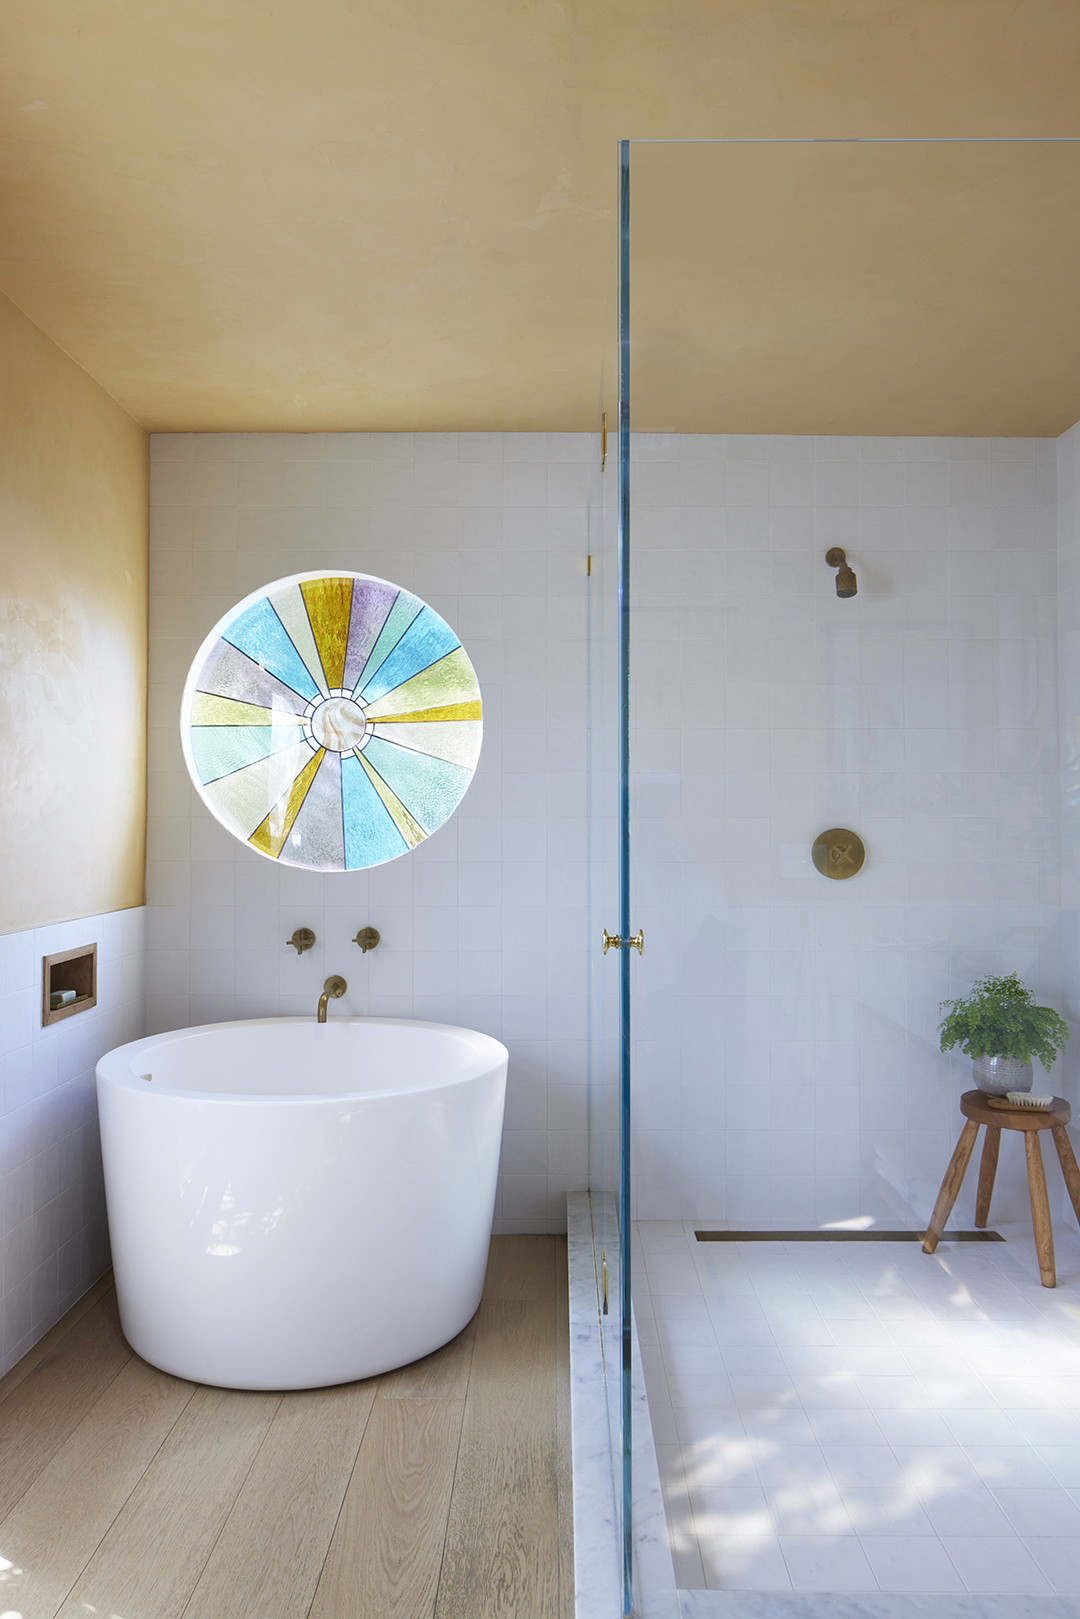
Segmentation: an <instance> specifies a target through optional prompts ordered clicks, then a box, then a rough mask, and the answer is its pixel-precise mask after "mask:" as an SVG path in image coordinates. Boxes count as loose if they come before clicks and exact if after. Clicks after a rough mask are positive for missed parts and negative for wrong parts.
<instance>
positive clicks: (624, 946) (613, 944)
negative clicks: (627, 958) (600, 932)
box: [604, 928, 645, 956]
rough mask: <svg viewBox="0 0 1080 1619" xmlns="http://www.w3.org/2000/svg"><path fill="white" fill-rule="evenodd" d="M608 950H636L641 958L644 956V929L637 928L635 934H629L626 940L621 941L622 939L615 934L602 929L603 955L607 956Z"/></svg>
mask: <svg viewBox="0 0 1080 1619" xmlns="http://www.w3.org/2000/svg"><path fill="white" fill-rule="evenodd" d="M609 950H636V951H637V953H638V955H639V956H643V955H644V954H645V929H644V928H638V930H637V932H636V933H633V934H631V935H630V937H629V938H628V939H623V938H620V937H619V935H618V934H617V933H609V932H608V930H607V928H605V929H604V954H605V956H606V955H607V953H608V951H609Z"/></svg>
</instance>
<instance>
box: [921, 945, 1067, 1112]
mask: <svg viewBox="0 0 1080 1619" xmlns="http://www.w3.org/2000/svg"><path fill="white" fill-rule="evenodd" d="M1034 1003H1035V997H1034V996H1033V995H1032V993H1031V991H1030V990H1027V989H1025V988H1024V986H1023V984H1022V983H1021V982H1020V980H1019V978H1018V977H1017V976H1016V974H1015V973H1010V974H1009V975H1008V977H1007V978H994V977H993V976H992V975H988V976H987V977H986V978H980V979H979V982H978V983H977V984H976V985H975V986H974V988H973V989H972V991H971V994H970V995H968V996H966V997H964V998H963V999H962V1000H956V1001H942V1002H941V1010H942V1011H943V1012H944V1013H945V1016H944V1018H943V1019H942V1021H941V1049H942V1051H951V1050H952V1048H953V1046H959V1047H960V1050H961V1051H963V1052H965V1053H966V1054H967V1056H969V1057H972V1058H973V1059H974V1063H973V1066H974V1069H975V1083H976V1084H977V1085H978V1087H979V1089H980V1090H981V1091H986V1092H987V1094H988V1095H990V1096H1005V1095H1007V1093H1008V1092H1009V1091H1029V1090H1030V1089H1031V1059H1032V1057H1038V1059H1039V1061H1040V1062H1041V1063H1042V1065H1043V1067H1044V1068H1045V1069H1046V1071H1047V1073H1049V1072H1050V1065H1051V1063H1052V1062H1053V1060H1054V1058H1055V1057H1056V1056H1057V1054H1058V1052H1059V1051H1062V1050H1063V1049H1064V1047H1065V1042H1066V1041H1067V1040H1068V1038H1069V1026H1068V1024H1067V1023H1066V1022H1065V1019H1064V1018H1062V1017H1059V1016H1058V1014H1057V1013H1056V1012H1055V1011H1053V1010H1052V1009H1051V1008H1050V1007H1049V1006H1036V1005H1035V1004H1034Z"/></svg>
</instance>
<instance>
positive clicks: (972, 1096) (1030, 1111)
mask: <svg viewBox="0 0 1080 1619" xmlns="http://www.w3.org/2000/svg"><path fill="white" fill-rule="evenodd" d="M995 1104H996V1105H995ZM1002 1104H1004V1105H1002ZM960 1111H961V1113H962V1114H963V1115H964V1117H965V1118H966V1119H975V1120H977V1122H978V1123H979V1124H989V1125H998V1126H1000V1128H1001V1129H1003V1130H1052V1129H1053V1127H1054V1125H1055V1124H1068V1122H1069V1120H1070V1119H1071V1118H1072V1108H1071V1107H1070V1106H1069V1104H1068V1102H1066V1100H1065V1098H1064V1097H1063V1096H1055V1097H1054V1099H1053V1101H1052V1102H1051V1103H1050V1106H1049V1107H1045V1108H1044V1107H1015V1106H1012V1105H1010V1103H1009V1099H1008V1097H1007V1096H1000V1097H999V1096H995V1097H994V1098H993V1099H991V1098H990V1097H989V1096H987V1094H986V1092H985V1091H965V1092H964V1094H963V1096H962V1097H961V1098H960Z"/></svg>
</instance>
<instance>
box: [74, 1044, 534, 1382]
mask: <svg viewBox="0 0 1080 1619" xmlns="http://www.w3.org/2000/svg"><path fill="white" fill-rule="evenodd" d="M506 1063H507V1052H506V1048H505V1047H504V1046H501V1045H500V1044H499V1042H498V1041H497V1040H492V1039H491V1038H490V1037H489V1036H487V1035H485V1034H476V1033H474V1032H473V1031H472V1030H470V1029H455V1028H452V1027H450V1026H449V1025H447V1024H441V1023H411V1022H407V1021H405V1020H404V1019H395V1018H337V1019H332V1020H331V1021H329V1022H327V1023H325V1024H318V1023H316V1021H315V1019H314V1018H313V1017H311V1018H259V1019H253V1020H250V1021H248V1022H240V1023H216V1024H209V1025H207V1026H205V1027H203V1028H197V1029H180V1030H177V1031H176V1032H175V1033H172V1034H159V1035H154V1036H152V1037H151V1038H150V1039H146V1040H134V1041H132V1042H131V1044H129V1045H126V1046H119V1047H118V1048H117V1049H116V1050H115V1051H110V1052H109V1053H108V1054H107V1055H106V1056H104V1057H102V1059H101V1061H100V1062H99V1063H98V1066H97V1090H98V1107H99V1112H100V1118H101V1141H102V1152H103V1155H104V1160H105V1188H106V1198H107V1202H108V1209H109V1231H110V1235H111V1238H112V1251H113V1264H114V1267H115V1272H116V1291H117V1297H118V1300H119V1305H120V1319H121V1322H122V1324H123V1328H124V1334H125V1336H126V1337H127V1339H128V1342H129V1343H130V1344H131V1346H132V1348H133V1349H134V1350H136V1352H137V1353H138V1354H140V1355H141V1356H142V1357H143V1359H144V1360H148V1361H149V1362H150V1363H151V1364H152V1365H154V1366H159V1367H160V1368H161V1369H162V1370H163V1371H166V1372H172V1373H174V1374H175V1375H176V1376H178V1377H185V1378H190V1379H192V1380H193V1381H195V1382H199V1383H214V1384H218V1385H220V1386H222V1387H225V1388H243V1389H290V1388H317V1387H322V1386H324V1385H326V1384H331V1383H347V1382H352V1381H353V1380H354V1379H356V1378H361V1377H372V1376H374V1375H375V1374H376V1373H379V1372H384V1371H387V1370H389V1368H391V1367H393V1366H402V1365H405V1364H407V1363H408V1362H409V1361H413V1360H418V1359H419V1358H420V1357H421V1356H422V1355H427V1354H430V1353H431V1351H432V1350H433V1349H437V1348H438V1347H439V1345H440V1344H444V1343H446V1342H447V1341H448V1340H449V1339H451V1338H453V1337H454V1336H455V1334H456V1333H458V1332H460V1331H461V1329H462V1328H463V1327H464V1326H465V1325H466V1323H467V1322H468V1321H469V1320H470V1319H471V1317H472V1315H473V1314H474V1312H475V1310H476V1308H477V1305H478V1304H479V1302H480V1293H481V1289H482V1287H483V1282H484V1270H485V1266H486V1262H487V1253H488V1243H489V1239H490V1236H491V1220H492V1213H493V1208H494V1202H495V1178H496V1172H497V1169H498V1162H499V1147H500V1141H501V1136H502V1116H503V1100H504V1096H505V1089H506Z"/></svg>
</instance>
